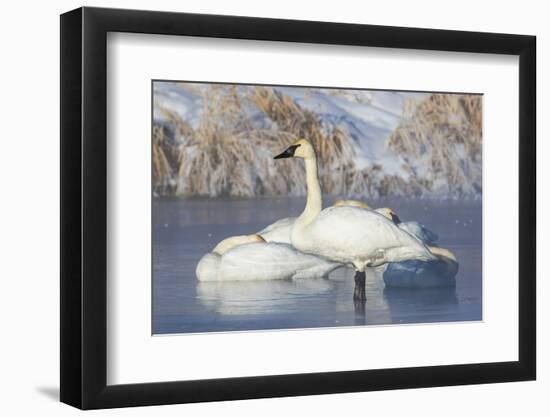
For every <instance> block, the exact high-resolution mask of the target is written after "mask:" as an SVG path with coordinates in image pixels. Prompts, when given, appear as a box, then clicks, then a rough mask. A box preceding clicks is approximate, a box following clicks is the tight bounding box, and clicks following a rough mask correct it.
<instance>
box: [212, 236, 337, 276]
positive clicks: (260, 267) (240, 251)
mask: <svg viewBox="0 0 550 417" xmlns="http://www.w3.org/2000/svg"><path fill="white" fill-rule="evenodd" d="M337 266H338V264H335V263H332V262H328V261H326V260H324V259H321V258H318V257H316V256H313V255H307V254H304V253H301V252H299V251H297V250H296V249H294V248H293V247H292V246H290V245H288V244H284V243H249V244H245V245H241V246H238V247H235V248H233V249H231V250H230V251H228V252H226V253H225V255H224V256H223V258H222V262H221V265H220V276H221V279H222V280H228V281H229V280H231V281H246V280H275V279H289V278H293V277H296V276H297V277H313V276H319V277H320V276H323V275H325V274H327V273H328V272H330V271H331V270H332V269H335V268H336V267H337ZM308 271H310V272H308Z"/></svg>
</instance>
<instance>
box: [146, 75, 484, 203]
mask: <svg viewBox="0 0 550 417" xmlns="http://www.w3.org/2000/svg"><path fill="white" fill-rule="evenodd" d="M153 119H154V126H153V136H154V137H153V141H154V146H153V162H154V163H153V166H154V172H153V180H154V191H155V194H156V195H179V196H197V195H202V196H220V195H229V196H242V197H253V196H258V195H285V194H290V195H304V194H305V183H304V172H303V167H302V166H301V164H297V163H295V161H277V162H275V161H273V159H272V157H273V155H275V154H277V153H279V152H280V151H281V150H283V149H284V148H285V147H286V146H288V145H289V144H291V143H292V142H293V141H294V140H295V139H296V138H297V137H305V138H307V139H309V140H310V141H311V142H312V143H313V144H314V146H315V148H316V150H317V152H318V154H319V159H320V177H321V183H322V186H323V191H324V193H326V194H333V195H349V196H355V197H364V198H368V197H380V196H386V195H407V196H417V197H436V198H453V197H464V196H467V197H473V198H477V197H479V196H480V195H481V97H480V96H475V95H449V94H428V93H406V92H392V91H369V90H338V89H320V88H296V87H263V86H234V85H219V84H218V85H216V84H192V83H173V82H155V84H154V109H153Z"/></svg>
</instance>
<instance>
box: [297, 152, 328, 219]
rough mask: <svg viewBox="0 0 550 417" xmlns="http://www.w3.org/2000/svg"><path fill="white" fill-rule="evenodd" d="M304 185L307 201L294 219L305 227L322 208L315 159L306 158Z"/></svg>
mask: <svg viewBox="0 0 550 417" xmlns="http://www.w3.org/2000/svg"><path fill="white" fill-rule="evenodd" d="M304 161H305V163H306V185H307V202H306V208H305V209H304V211H303V213H302V214H301V215H300V217H298V219H297V220H296V224H297V225H299V226H301V227H305V226H307V225H308V224H310V223H311V222H312V221H313V220H315V218H316V217H317V215H318V214H319V213H320V212H321V209H322V208H323V202H322V199H321V185H320V184H319V177H318V175H317V159H316V158H315V157H313V158H306V159H304Z"/></svg>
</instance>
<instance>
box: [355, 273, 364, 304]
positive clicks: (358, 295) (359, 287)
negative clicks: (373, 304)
mask: <svg viewBox="0 0 550 417" xmlns="http://www.w3.org/2000/svg"><path fill="white" fill-rule="evenodd" d="M353 301H355V302H365V301H367V296H366V294H365V272H364V271H363V272H360V271H357V272H355V290H354V291H353Z"/></svg>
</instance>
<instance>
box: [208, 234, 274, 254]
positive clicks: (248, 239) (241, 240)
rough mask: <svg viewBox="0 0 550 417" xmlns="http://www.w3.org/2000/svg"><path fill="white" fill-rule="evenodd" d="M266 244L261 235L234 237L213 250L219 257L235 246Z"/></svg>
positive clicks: (225, 240)
mask: <svg viewBox="0 0 550 417" xmlns="http://www.w3.org/2000/svg"><path fill="white" fill-rule="evenodd" d="M254 242H265V239H264V238H263V237H261V236H260V235H244V236H232V237H228V238H227V239H224V240H222V241H221V242H220V243H218V244H217V245H216V247H215V248H214V249H213V250H212V252H213V253H215V254H217V255H223V254H224V253H225V252H227V251H228V250H229V249H233V248H234V247H235V246H239V245H244V244H245V243H254Z"/></svg>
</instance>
